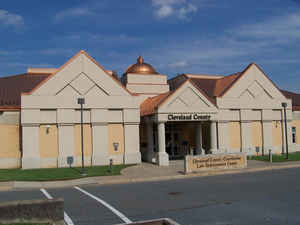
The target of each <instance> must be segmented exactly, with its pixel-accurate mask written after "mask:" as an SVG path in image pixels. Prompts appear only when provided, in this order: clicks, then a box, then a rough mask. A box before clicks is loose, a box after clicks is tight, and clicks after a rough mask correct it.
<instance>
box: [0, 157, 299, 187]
mask: <svg viewBox="0 0 300 225" xmlns="http://www.w3.org/2000/svg"><path fill="white" fill-rule="evenodd" d="M299 167H300V163H299V164H292V165H280V166H264V167H259V168H250V169H249V168H245V169H234V170H216V171H207V172H202V173H190V174H179V175H172V176H156V177H149V178H121V177H120V178H117V177H113V179H112V180H108V179H107V180H103V181H98V180H97V179H99V178H101V177H91V178H90V179H86V178H83V179H85V180H83V179H77V180H70V181H67V182H66V181H49V182H35V181H32V182H25V181H12V182H0V192H1V191H11V190H20V189H35V188H63V187H72V186H76V185H110V184H125V183H140V182H154V181H167V180H176V179H188V178H196V177H209V176H218V175H228V174H243V173H254V172H262V171H268V170H279V169H290V168H299Z"/></svg>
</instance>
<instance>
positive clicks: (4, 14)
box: [0, 9, 24, 26]
mask: <svg viewBox="0 0 300 225" xmlns="http://www.w3.org/2000/svg"><path fill="white" fill-rule="evenodd" d="M0 24H3V25H12V26H20V25H24V19H23V17H22V16H20V15H18V14H14V13H10V12H8V11H6V10H3V9H0Z"/></svg>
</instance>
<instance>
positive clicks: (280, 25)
mask: <svg viewBox="0 0 300 225" xmlns="http://www.w3.org/2000/svg"><path fill="white" fill-rule="evenodd" d="M234 32H235V33H236V34H237V35H239V36H244V37H249V38H256V39H272V40H273V41H274V40H275V41H276V42H277V43H278V42H289V41H290V40H291V39H293V40H295V39H299V38H300V13H293V14H287V15H283V16H281V17H276V18H271V19H269V20H266V21H263V22H260V23H256V24H252V25H244V26H241V27H240V28H238V30H234Z"/></svg>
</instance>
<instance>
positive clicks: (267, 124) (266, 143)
mask: <svg viewBox="0 0 300 225" xmlns="http://www.w3.org/2000/svg"><path fill="white" fill-rule="evenodd" d="M262 135H263V137H262V138H263V149H264V154H268V153H269V150H270V149H271V150H273V124H272V121H271V120H266V121H262Z"/></svg>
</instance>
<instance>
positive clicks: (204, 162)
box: [184, 153, 247, 173]
mask: <svg viewBox="0 0 300 225" xmlns="http://www.w3.org/2000/svg"><path fill="white" fill-rule="evenodd" d="M245 167H247V158H246V154H244V153H235V154H216V155H196V156H192V155H187V156H186V157H185V161H184V170H185V173H191V172H197V171H205V170H214V169H235V168H245Z"/></svg>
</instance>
